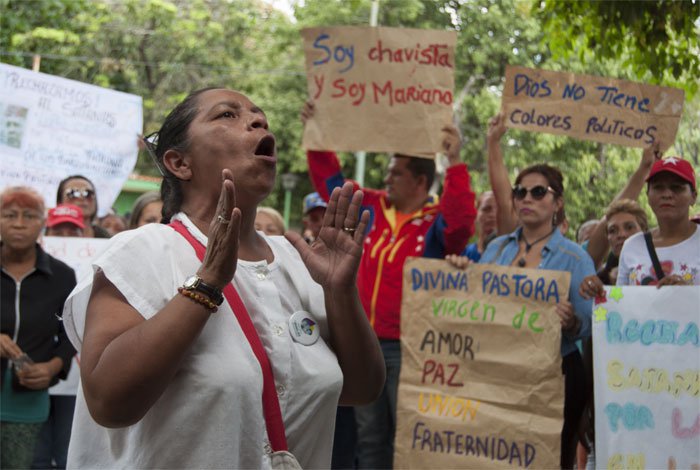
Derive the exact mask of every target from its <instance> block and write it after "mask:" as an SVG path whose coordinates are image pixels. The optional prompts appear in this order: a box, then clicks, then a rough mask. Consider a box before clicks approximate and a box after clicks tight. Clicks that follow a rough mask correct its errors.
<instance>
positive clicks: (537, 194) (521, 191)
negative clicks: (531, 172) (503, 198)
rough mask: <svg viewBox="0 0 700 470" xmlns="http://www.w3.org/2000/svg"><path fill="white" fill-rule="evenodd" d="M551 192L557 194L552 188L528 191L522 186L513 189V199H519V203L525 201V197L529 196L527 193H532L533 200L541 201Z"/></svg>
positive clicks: (541, 187)
mask: <svg viewBox="0 0 700 470" xmlns="http://www.w3.org/2000/svg"><path fill="white" fill-rule="evenodd" d="M550 191H551V192H552V193H553V194H556V192H555V191H554V190H553V189H552V187H551V186H546V187H545V186H534V187H532V188H530V189H526V188H524V187H522V186H520V185H517V186H516V187H514V188H513V198H515V199H517V200H518V201H522V200H523V199H525V196H527V193H530V195H531V196H532V199H535V200H536V201H539V200H540V199H542V198H544V197H545V196H546V195H547V193H548V192H550Z"/></svg>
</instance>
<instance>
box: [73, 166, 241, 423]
mask: <svg viewBox="0 0 700 470" xmlns="http://www.w3.org/2000/svg"><path fill="white" fill-rule="evenodd" d="M222 177H223V182H222V189H221V195H220V198H219V204H218V206H217V210H216V217H214V219H213V220H212V222H211V225H210V227H209V234H208V238H209V242H208V245H207V250H206V255H205V258H204V262H203V263H202V265H201V267H200V268H199V270H198V272H197V274H198V275H199V277H200V278H201V279H202V280H203V281H204V282H206V283H208V284H210V285H213V286H215V287H218V288H223V287H224V286H225V285H227V284H228V283H230V282H231V279H233V275H234V273H235V271H236V262H237V259H238V234H239V230H240V221H241V211H240V209H238V208H236V207H235V204H236V202H235V196H234V194H235V189H234V184H233V175H232V174H231V172H230V170H224V171H223V173H222ZM220 215H221V216H222V217H224V218H227V217H226V216H227V215H228V218H229V219H230V223H228V224H223V223H221V221H220V220H218V216H220ZM141 262H147V261H146V260H141ZM183 281H184V279H183ZM86 315H87V318H86V321H85V333H84V339H83V347H82V351H81V367H80V376H81V381H82V384H83V391H84V393H85V400H86V402H87V405H88V409H89V410H90V414H91V415H92V417H93V419H94V420H95V421H96V422H97V423H98V424H100V425H102V426H105V427H125V426H129V425H132V424H134V423H136V422H138V421H139V420H140V419H141V418H143V416H144V415H145V414H146V412H148V410H149V409H150V408H151V406H153V404H154V403H155V402H156V400H158V398H159V397H160V396H161V395H162V394H163V392H164V391H165V389H166V388H167V387H168V385H169V384H170V382H171V380H172V378H173V377H174V376H175V374H176V373H177V371H178V369H179V367H180V364H181V363H182V360H183V358H184V357H185V356H186V355H187V353H188V350H189V347H190V346H191V345H192V343H193V342H194V341H195V340H196V339H197V337H198V336H199V334H200V332H201V331H202V328H204V325H205V324H206V322H207V320H208V319H209V317H210V315H211V311H210V310H209V309H208V308H207V307H206V306H204V305H202V304H200V303H198V302H195V301H193V300H191V299H189V298H187V297H185V296H184V295H178V294H177V293H174V297H173V299H172V300H170V302H168V303H167V304H166V305H165V306H164V307H163V308H162V309H161V310H160V311H159V312H158V313H156V314H155V315H154V316H153V317H151V318H150V319H148V320H145V319H144V318H143V316H142V315H141V314H140V313H139V312H138V311H136V309H134V308H133V307H132V306H131V305H130V304H129V303H128V302H127V300H126V298H125V297H124V296H123V295H122V294H121V292H119V290H117V288H116V287H115V286H114V284H112V283H111V282H110V281H109V279H107V277H106V276H105V275H104V274H103V273H102V272H101V271H98V272H97V273H96V274H95V280H94V282H93V288H92V295H91V297H90V301H89V303H88V307H87V314H86Z"/></svg>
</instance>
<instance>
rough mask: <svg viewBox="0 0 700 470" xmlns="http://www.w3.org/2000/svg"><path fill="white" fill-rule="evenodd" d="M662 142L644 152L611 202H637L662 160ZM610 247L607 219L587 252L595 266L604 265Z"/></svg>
mask: <svg viewBox="0 0 700 470" xmlns="http://www.w3.org/2000/svg"><path fill="white" fill-rule="evenodd" d="M660 148H661V142H659V141H658V140H657V141H656V142H654V143H653V144H652V145H650V146H649V147H647V148H645V149H644V151H643V152H642V158H641V159H640V160H639V166H638V167H637V169H636V170H635V171H634V173H632V176H631V177H630V179H629V181H627V184H626V185H625V187H624V188H622V190H621V191H620V192H619V193H618V194H617V196H615V198H614V199H613V200H612V201H610V203H611V204H612V203H613V202H615V201H619V200H622V199H631V200H633V201H636V200H637V198H639V195H640V194H641V192H642V189H643V188H644V182H645V181H646V179H647V176H648V175H649V172H650V171H651V167H652V165H654V162H655V161H656V160H658V159H659V158H661V153H660V150H659V149H660ZM609 249H610V245H609V243H608V221H607V220H606V219H605V217H602V218H601V219H600V222H598V224H597V225H596V226H595V228H594V229H593V232H591V237H590V239H589V241H588V247H587V248H586V250H587V251H588V254H589V255H591V258H592V259H593V265H594V266H596V268H597V267H598V266H600V265H601V264H602V263H603V259H604V258H605V255H607V254H608V250H609Z"/></svg>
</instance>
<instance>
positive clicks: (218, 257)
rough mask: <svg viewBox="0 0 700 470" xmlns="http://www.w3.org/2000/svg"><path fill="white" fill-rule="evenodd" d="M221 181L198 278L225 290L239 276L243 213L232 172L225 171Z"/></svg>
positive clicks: (222, 173)
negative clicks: (239, 205) (239, 241)
mask: <svg viewBox="0 0 700 470" xmlns="http://www.w3.org/2000/svg"><path fill="white" fill-rule="evenodd" d="M221 180H222V181H221V194H220V195H219V202H218V204H217V205H216V215H215V216H214V218H213V219H212V221H211V224H210V225H209V243H207V252H206V254H205V255H204V261H203V262H202V266H201V267H200V268H199V270H198V271H197V275H198V276H199V277H200V278H201V279H202V280H203V281H204V282H206V283H207V284H210V285H213V286H215V287H218V288H220V289H223V288H224V286H226V285H227V284H228V283H229V282H231V280H232V279H233V275H234V274H235V273H236V264H237V262H238V234H239V232H240V228H241V210H240V209H239V208H238V207H236V188H235V186H234V183H233V173H231V170H228V169H226V170H223V171H222V172H221Z"/></svg>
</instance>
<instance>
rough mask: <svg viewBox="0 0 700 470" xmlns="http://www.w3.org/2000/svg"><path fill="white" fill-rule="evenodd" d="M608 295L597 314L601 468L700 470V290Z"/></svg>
mask: <svg viewBox="0 0 700 470" xmlns="http://www.w3.org/2000/svg"><path fill="white" fill-rule="evenodd" d="M606 291H607V302H604V303H601V304H598V305H596V306H594V307H593V358H594V371H595V441H596V442H595V452H596V463H597V465H598V467H599V468H668V469H676V468H678V469H680V468H689V469H690V468H696V467H700V340H699V338H698V334H699V333H698V325H700V307H699V306H700V287H699V286H673V287H672V286H666V287H662V288H661V289H656V288H655V287H636V286H635V287H608V288H606Z"/></svg>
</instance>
